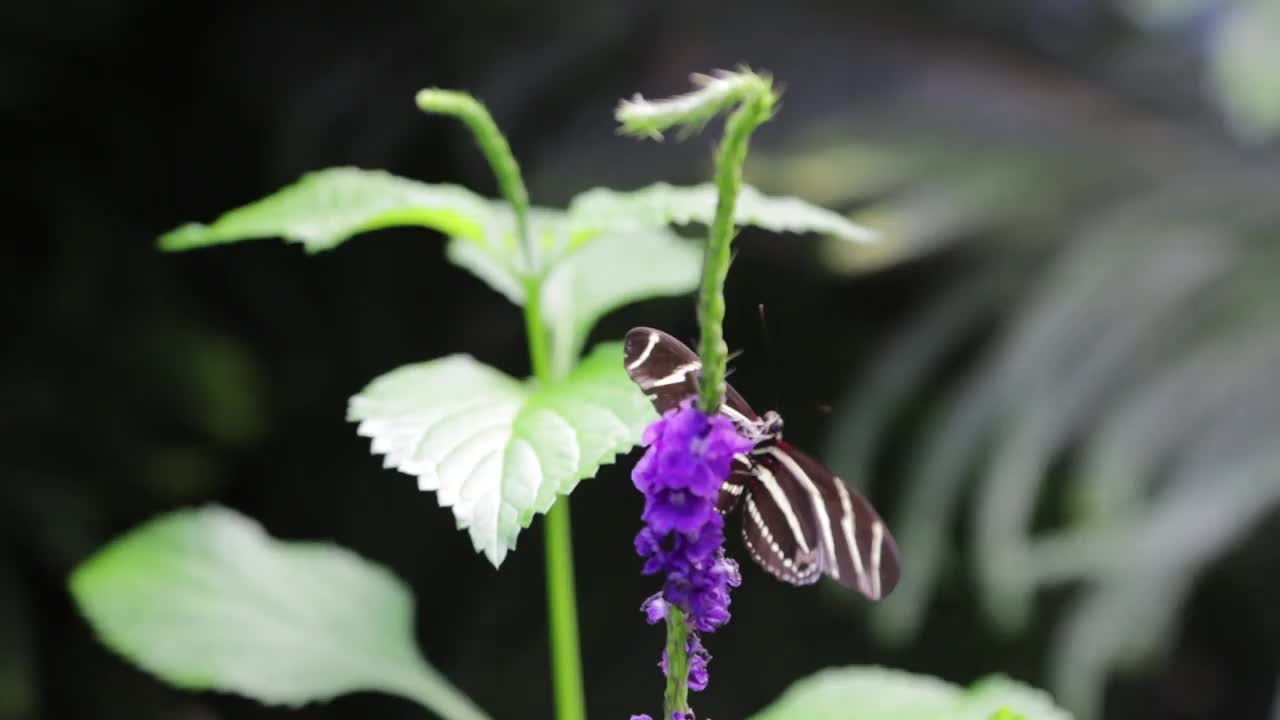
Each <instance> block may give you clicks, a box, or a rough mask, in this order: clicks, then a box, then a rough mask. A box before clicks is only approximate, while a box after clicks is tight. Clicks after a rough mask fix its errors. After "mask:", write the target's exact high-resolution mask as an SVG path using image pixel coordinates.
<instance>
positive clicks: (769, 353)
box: [756, 303, 782, 412]
mask: <svg viewBox="0 0 1280 720" xmlns="http://www.w3.org/2000/svg"><path fill="white" fill-rule="evenodd" d="M756 309H757V310H759V311H760V331H761V335H762V336H763V337H764V354H765V357H767V358H768V359H769V384H770V385H772V386H773V409H774V410H777V411H779V412H781V410H782V408H781V407H779V402H778V365H777V361H776V357H775V356H774V353H773V346H772V344H771V343H770V341H769V324H768V323H767V322H766V321H765V317H764V303H760V304H759V305H757V306H756Z"/></svg>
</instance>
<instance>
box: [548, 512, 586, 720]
mask: <svg viewBox="0 0 1280 720" xmlns="http://www.w3.org/2000/svg"><path fill="white" fill-rule="evenodd" d="M546 548H547V611H548V619H549V620H550V623H551V665H552V679H553V681H554V684H555V698H556V718H558V720H583V719H584V718H586V717H587V703H586V698H585V695H584V694H583V690H582V659H581V656H580V654H579V652H578V648H579V643H578V605H577V600H576V598H575V596H574V580H573V535H572V531H571V528H570V523H569V497H568V496H567V495H566V496H564V497H561V498H559V499H558V500H556V504H555V505H553V506H551V511H550V512H548V513H547V543H546Z"/></svg>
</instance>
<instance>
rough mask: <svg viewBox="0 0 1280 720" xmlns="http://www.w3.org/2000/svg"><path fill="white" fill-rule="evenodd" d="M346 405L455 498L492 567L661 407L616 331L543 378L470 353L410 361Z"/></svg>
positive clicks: (427, 483) (441, 492) (370, 431)
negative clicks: (566, 371)
mask: <svg viewBox="0 0 1280 720" xmlns="http://www.w3.org/2000/svg"><path fill="white" fill-rule="evenodd" d="M347 415H348V419H350V420H353V421H359V423H360V425H359V428H358V432H359V433H360V434H361V435H363V436H366V437H370V438H372V439H373V452H374V453H377V454H381V455H384V456H385V460H384V465H385V466H386V467H394V468H396V469H398V470H400V471H402V472H405V473H408V474H410V475H414V476H416V477H417V478H418V487H419V488H420V489H421V490H424V491H430V492H435V493H436V499H437V501H438V502H439V503H440V505H441V506H442V507H449V508H452V509H453V514H454V517H455V518H456V519H457V522H458V529H459V530H463V529H466V530H468V531H469V532H470V535H471V542H472V544H473V545H474V546H475V548H476V551H477V552H483V553H484V554H485V556H486V557H488V558H489V561H490V562H492V563H493V565H494V566H495V567H498V566H500V565H501V564H502V561H503V559H504V558H505V557H506V554H507V551H508V550H514V549H515V547H516V537H517V536H518V535H519V533H520V530H521V528H524V527H528V526H529V523H530V522H532V521H533V517H534V515H535V514H537V513H545V512H546V511H547V510H549V509H550V508H551V505H552V504H553V503H554V502H555V499H556V495H558V494H566V495H567V494H568V493H569V492H571V491H572V490H573V488H574V487H575V486H576V485H577V484H578V481H579V480H581V479H582V478H586V477H590V476H592V475H594V474H595V473H596V470H597V469H598V468H599V467H600V466H601V465H603V464H607V463H610V462H612V461H613V459H614V458H615V457H616V456H617V455H618V454H619V453H624V452H626V451H628V450H630V449H631V448H632V447H633V446H634V445H635V444H636V443H637V442H639V441H640V437H641V435H642V434H643V432H644V428H645V427H646V426H647V425H648V424H649V423H650V422H652V421H653V420H654V419H656V417H657V414H656V412H655V411H654V410H653V406H652V405H651V404H650V403H649V401H648V399H647V398H645V396H644V394H643V393H641V392H640V391H639V389H637V388H636V386H635V385H634V384H633V383H632V382H631V379H630V378H629V377H628V376H627V373H626V370H625V368H624V367H623V360H622V346H621V345H620V344H619V343H608V344H605V345H601V346H599V347H597V348H596V349H595V350H594V351H593V352H592V353H591V355H590V356H589V357H588V358H587V359H585V360H584V361H583V362H582V364H580V365H579V366H578V367H577V368H576V369H575V370H574V371H573V373H572V374H571V375H569V376H568V377H567V378H566V379H564V380H563V381H560V382H557V383H554V384H551V385H547V386H544V387H540V386H538V385H537V384H536V383H534V382H532V381H527V382H521V381H518V380H516V379H514V378H512V377H510V376H508V375H505V374H503V373H501V372H499V371H498V370H495V369H493V368H491V367H488V366H486V365H484V364H482V363H480V362H478V361H476V360H475V359H474V358H472V357H470V356H468V355H462V354H457V355H450V356H447V357H444V358H439V359H436V360H430V361H427V362H423V363H416V364H413V365H406V366H403V367H400V368H398V369H396V370H393V371H391V372H389V373H387V374H385V375H383V376H381V377H379V378H377V379H376V380H374V381H373V382H371V383H370V384H369V385H368V386H367V387H366V388H365V389H364V390H363V391H362V392H361V393H360V394H358V395H356V396H355V397H353V398H352V399H351V403H350V406H349V409H348V414H347Z"/></svg>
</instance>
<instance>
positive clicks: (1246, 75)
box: [1210, 0, 1280, 142]
mask: <svg viewBox="0 0 1280 720" xmlns="http://www.w3.org/2000/svg"><path fill="white" fill-rule="evenodd" d="M1210 61H1211V70H1212V80H1213V89H1214V91H1215V92H1216V94H1217V100H1218V104H1219V105H1220V106H1221V107H1222V110H1223V112H1225V113H1226V116H1227V120H1228V121H1229V122H1230V124H1231V127H1232V129H1233V130H1234V131H1235V133H1236V134H1237V135H1238V136H1239V137H1240V138H1241V139H1243V140H1245V141H1248V142H1263V141H1266V140H1269V139H1271V138H1274V137H1275V136H1276V134H1277V132H1280V73H1277V72H1276V71H1275V69H1276V67H1277V66H1278V65H1280V0H1255V1H1254V2H1247V3H1240V5H1239V7H1236V8H1233V9H1232V10H1231V11H1230V12H1229V13H1228V15H1227V17H1226V19H1225V20H1224V21H1223V22H1222V23H1221V26H1220V27H1219V28H1218V30H1217V33H1216V35H1215V37H1214V40H1213V49H1212V53H1211V55H1210Z"/></svg>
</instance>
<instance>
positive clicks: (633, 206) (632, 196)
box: [569, 183, 875, 242]
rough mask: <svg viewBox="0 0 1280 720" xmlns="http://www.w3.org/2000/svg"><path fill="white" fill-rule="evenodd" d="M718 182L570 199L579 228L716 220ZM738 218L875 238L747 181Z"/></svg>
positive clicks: (595, 192) (601, 191)
mask: <svg viewBox="0 0 1280 720" xmlns="http://www.w3.org/2000/svg"><path fill="white" fill-rule="evenodd" d="M716 203H717V194H716V187H715V186H714V185H712V184H710V183H704V184H702V185H694V186H688V187H680V186H675V185H669V184H667V183H654V184H652V185H649V186H648V187H644V188H641V189H639V190H634V191H630V192H620V191H617V190H610V189H608V188H595V189H592V190H588V191H586V192H584V193H582V194H581V195H578V196H577V197H575V198H574V199H573V200H572V201H571V202H570V204H569V222H570V224H571V226H572V228H573V229H574V231H575V233H577V232H588V231H590V230H593V229H596V230H599V229H603V228H615V229H625V228H629V227H640V228H645V227H662V226H665V225H668V224H676V225H686V224H689V223H693V222H697V223H701V224H704V225H706V224H710V222H711V220H712V218H714V217H715V211H716ZM734 222H736V223H737V224H739V225H754V226H757V227H761V228H764V229H766V230H772V231H774V232H796V233H810V232H811V233H819V234H823V235H830V236H833V237H838V238H840V239H843V240H848V241H851V242H870V241H873V240H874V239H875V235H874V233H873V232H872V231H870V230H868V229H866V228H864V227H862V226H860V225H857V224H855V223H853V222H851V221H850V220H849V219H848V218H845V217H844V216H842V215H840V214H839V213H835V212H832V211H830V210H827V209H825V208H821V207H818V206H816V205H812V204H810V203H807V202H805V201H804V200H801V199H799V198H796V197H790V196H769V195H764V194H763V193H761V192H760V191H759V190H756V189H755V188H753V187H751V186H749V185H744V186H743V188H742V192H741V193H740V194H739V196H738V202H737V206H736V210H735V217H734Z"/></svg>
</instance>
